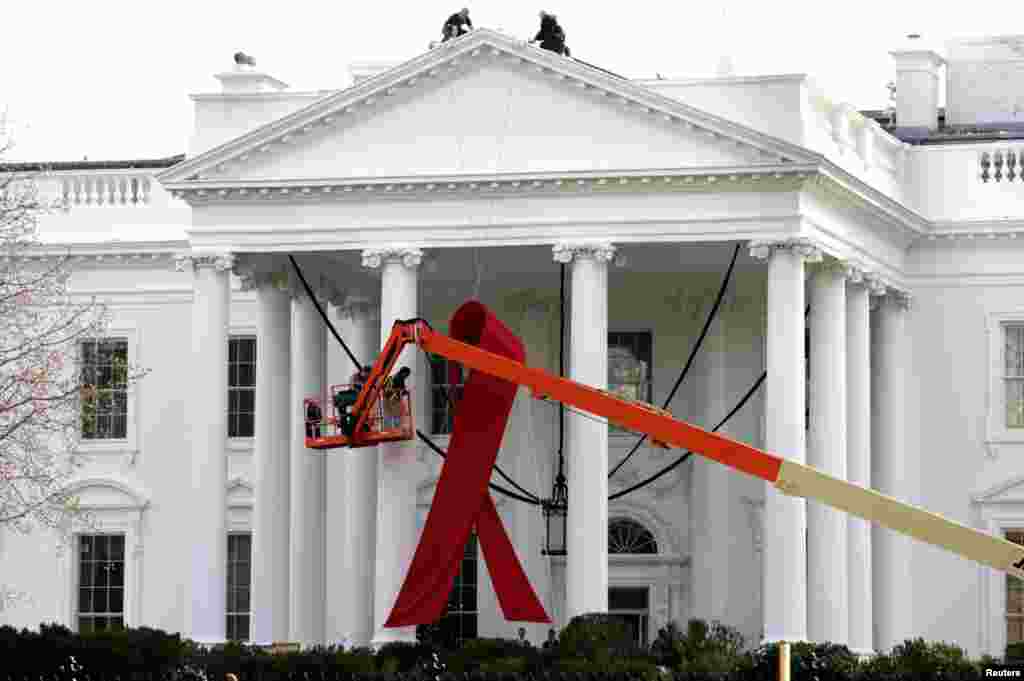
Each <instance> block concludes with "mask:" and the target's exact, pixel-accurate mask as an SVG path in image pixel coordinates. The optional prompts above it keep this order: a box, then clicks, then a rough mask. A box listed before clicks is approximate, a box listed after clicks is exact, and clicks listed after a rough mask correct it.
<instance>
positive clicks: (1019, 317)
mask: <svg viewBox="0 0 1024 681" xmlns="http://www.w3.org/2000/svg"><path fill="white" fill-rule="evenodd" d="M1011 323H1021V324H1024V307H1021V308H1017V309H1015V310H1010V311H1006V312H991V313H989V314H988V316H987V319H986V325H985V333H986V335H987V336H988V370H987V372H988V382H987V383H988V386H987V390H986V394H985V412H986V418H985V454H986V455H987V456H988V457H990V458H993V459H994V458H997V457H998V456H999V453H1000V450H1002V449H1004V448H1006V447H1012V448H1014V449H1016V448H1022V449H1024V428H1020V429H1011V428H1007V427H1006V396H1005V390H1004V388H1003V348H1004V345H1005V343H1004V340H1003V326H1004V325H1006V324H1011ZM1022 527H1024V525H1022Z"/></svg>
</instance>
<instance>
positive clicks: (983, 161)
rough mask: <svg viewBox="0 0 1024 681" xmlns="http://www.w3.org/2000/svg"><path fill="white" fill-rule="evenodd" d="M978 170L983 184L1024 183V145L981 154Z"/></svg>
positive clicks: (979, 155) (996, 149)
mask: <svg viewBox="0 0 1024 681" xmlns="http://www.w3.org/2000/svg"><path fill="white" fill-rule="evenodd" d="M978 170H979V172H978V178H979V179H980V180H981V181H982V182H1014V181H1016V182H1022V181H1024V144H1020V145H1015V146H1006V147H998V148H995V149H992V150H989V151H983V152H981V153H980V154H978Z"/></svg>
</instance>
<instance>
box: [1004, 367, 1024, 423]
mask: <svg viewBox="0 0 1024 681" xmlns="http://www.w3.org/2000/svg"><path fill="white" fill-rule="evenodd" d="M1006 427H1007V428H1024V379H1019V378H1008V379H1006Z"/></svg>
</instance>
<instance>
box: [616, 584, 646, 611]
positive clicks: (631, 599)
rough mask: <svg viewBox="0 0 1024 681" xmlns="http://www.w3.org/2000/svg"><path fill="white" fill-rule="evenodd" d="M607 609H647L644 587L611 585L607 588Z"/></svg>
mask: <svg viewBox="0 0 1024 681" xmlns="http://www.w3.org/2000/svg"><path fill="white" fill-rule="evenodd" d="M608 609H609V610H647V588H646V587H613V588H611V589H608Z"/></svg>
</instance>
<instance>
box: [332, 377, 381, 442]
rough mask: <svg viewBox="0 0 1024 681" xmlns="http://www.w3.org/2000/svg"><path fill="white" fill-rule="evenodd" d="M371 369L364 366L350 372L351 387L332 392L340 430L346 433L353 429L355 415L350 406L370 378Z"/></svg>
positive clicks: (348, 433)
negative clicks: (352, 372) (354, 371)
mask: <svg viewBox="0 0 1024 681" xmlns="http://www.w3.org/2000/svg"><path fill="white" fill-rule="evenodd" d="M371 371H372V369H371V368H370V367H368V366H364V367H363V368H362V369H360V370H359V371H357V372H356V373H354V374H352V378H351V381H352V387H350V388H348V389H347V390H339V391H338V392H336V393H334V409H335V411H336V412H337V414H338V419H339V420H340V421H341V432H343V433H345V434H346V435H351V434H352V431H353V430H355V427H356V417H355V414H353V413H352V407H353V406H355V403H356V401H357V400H358V399H359V393H360V392H362V390H363V386H364V385H366V382H367V381H368V380H370V372H371Z"/></svg>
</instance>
